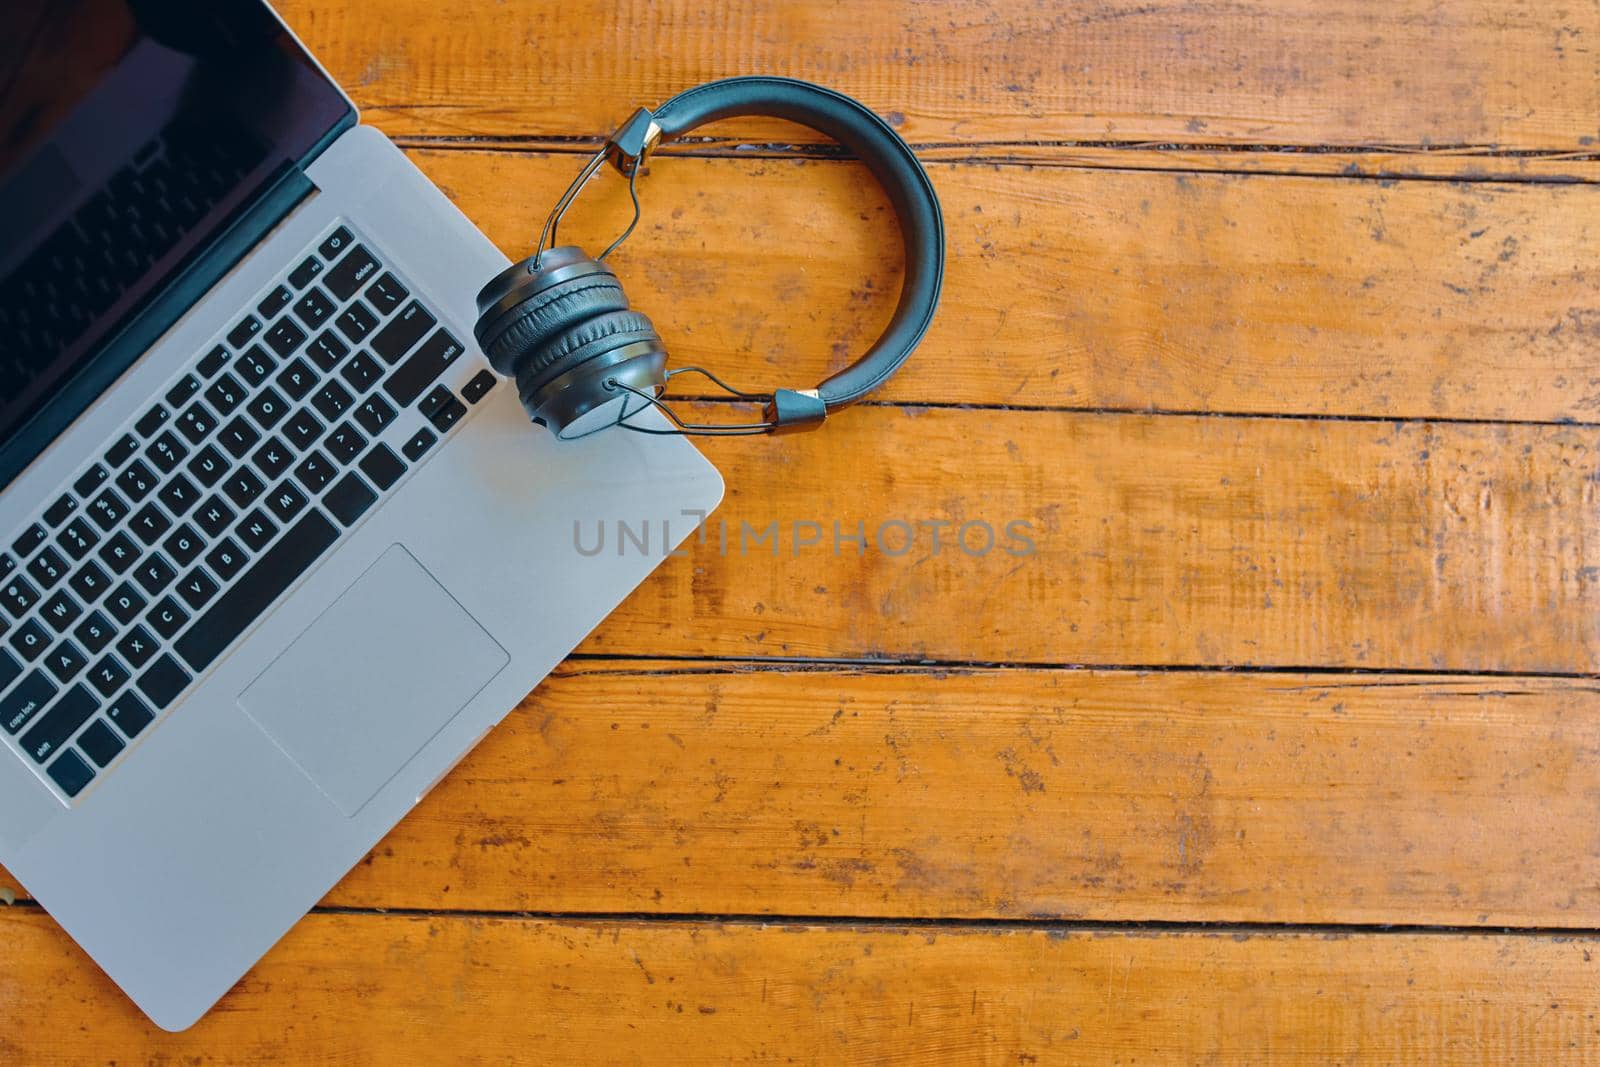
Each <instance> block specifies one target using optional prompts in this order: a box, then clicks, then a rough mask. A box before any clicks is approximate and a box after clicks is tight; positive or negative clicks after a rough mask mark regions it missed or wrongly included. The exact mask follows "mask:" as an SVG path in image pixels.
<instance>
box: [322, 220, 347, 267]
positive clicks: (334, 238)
mask: <svg viewBox="0 0 1600 1067" xmlns="http://www.w3.org/2000/svg"><path fill="white" fill-rule="evenodd" d="M353 240H355V238H353V237H351V236H350V231H349V230H347V229H345V228H344V227H343V226H340V227H339V228H338V229H337V230H334V231H333V233H331V234H329V235H328V239H327V240H326V241H323V242H322V243H321V244H320V245H318V246H317V251H318V252H320V253H322V258H323V259H337V258H339V253H341V252H343V251H344V250H345V249H346V248H348V247H350V242H351V241H353Z"/></svg>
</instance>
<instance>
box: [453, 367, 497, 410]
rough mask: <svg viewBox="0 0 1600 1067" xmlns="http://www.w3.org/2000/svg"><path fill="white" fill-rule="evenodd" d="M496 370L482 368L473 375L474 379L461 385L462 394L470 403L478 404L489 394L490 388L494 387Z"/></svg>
mask: <svg viewBox="0 0 1600 1067" xmlns="http://www.w3.org/2000/svg"><path fill="white" fill-rule="evenodd" d="M494 383H495V376H494V371H491V370H481V371H479V372H478V373H477V374H474V375H473V376H472V381H470V382H468V383H467V384H466V385H463V386H462V387H461V395H462V397H464V398H465V399H466V401H467V403H469V404H476V403H477V402H478V401H480V400H482V399H483V398H484V397H486V396H488V395H489V390H491V389H493V388H494Z"/></svg>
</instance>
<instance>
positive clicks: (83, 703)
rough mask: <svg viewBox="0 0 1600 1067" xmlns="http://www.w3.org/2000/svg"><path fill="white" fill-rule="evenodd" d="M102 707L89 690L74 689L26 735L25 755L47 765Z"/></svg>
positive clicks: (75, 687)
mask: <svg viewBox="0 0 1600 1067" xmlns="http://www.w3.org/2000/svg"><path fill="white" fill-rule="evenodd" d="M99 706H100V702H99V701H98V700H96V699H95V697H94V694H93V693H91V692H90V691H89V688H88V686H85V685H82V684H79V685H75V686H73V687H72V688H71V689H68V690H67V691H66V692H65V693H63V694H62V696H61V699H59V700H57V701H56V702H55V703H54V704H52V705H51V706H50V708H49V710H47V711H46V712H45V713H44V714H43V715H41V716H40V717H39V720H38V721H37V722H35V723H34V724H33V726H32V728H30V729H29V730H28V732H27V733H25V734H23V735H22V748H23V751H25V752H27V754H28V755H30V756H32V757H33V759H34V762H36V763H43V762H44V761H45V760H47V759H49V758H50V756H51V755H52V754H53V753H55V752H56V751H57V750H58V749H60V748H61V746H62V745H64V744H66V743H67V741H68V740H70V739H71V737H72V735H73V734H75V733H77V732H78V727H80V726H82V725H83V724H84V723H86V722H88V721H89V718H90V716H92V715H93V714H94V713H95V710H96V709H97V708H98V707H99Z"/></svg>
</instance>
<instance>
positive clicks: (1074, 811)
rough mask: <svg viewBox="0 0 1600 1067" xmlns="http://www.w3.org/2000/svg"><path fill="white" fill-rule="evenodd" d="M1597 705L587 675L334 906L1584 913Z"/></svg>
mask: <svg viewBox="0 0 1600 1067" xmlns="http://www.w3.org/2000/svg"><path fill="white" fill-rule="evenodd" d="M1597 694H1600V688H1597V687H1596V686H1595V685H1593V684H1592V683H1588V682H1567V681H1556V680H1548V679H1498V680H1482V679H1471V680H1463V679H1450V678H1425V677H1399V676H1393V675H1362V676H1354V677H1352V676H1306V675H1292V674H1273V675H1230V674H1217V673H1177V672H1174V673H1158V674H1140V673H1126V672H1100V671H1069V672H1058V671H938V672H927V671H881V670H874V671H860V672H857V671H844V670H837V669H834V670H815V671H800V672H793V673H776V672H773V671H770V670H766V669H761V668H759V667H756V666H754V665H746V666H739V665H724V666H719V665H712V664H702V665H696V664H677V663H661V662H656V663H651V662H642V663H604V662H577V663H571V664H569V665H568V666H567V667H565V668H564V669H563V671H562V672H561V674H560V675H558V676H557V677H555V678H553V679H551V680H550V681H549V682H547V683H546V684H545V685H544V686H542V687H541V688H540V689H539V690H537V691H536V692H535V693H534V694H533V696H532V697H531V698H530V699H529V700H528V702H527V703H526V705H525V706H524V707H522V708H521V709H520V710H519V711H518V712H517V713H516V714H514V715H513V716H512V717H511V718H510V719H508V720H507V722H506V723H504V724H503V725H502V726H501V727H500V728H499V729H498V730H497V731H495V732H494V733H493V734H492V735H491V736H490V738H489V739H488V740H487V741H486V742H485V743H484V744H483V746H482V747H481V748H480V749H479V750H477V751H476V752H475V753H474V754H473V755H472V756H471V757H469V758H468V759H467V760H466V761H465V762H464V763H463V764H462V766H461V767H460V768H459V770H458V771H457V772H456V774H455V775H453V776H452V777H451V778H450V779H449V780H448V781H447V782H446V783H445V784H443V785H442V786H440V788H439V789H438V790H436V791H435V793H434V794H433V795H432V796H431V797H430V798H429V799H428V801H427V802H426V803H424V804H423V805H422V806H421V807H419V808H418V809H417V810H416V811H415V812H414V813H413V814H412V815H411V816H410V817H408V818H407V820H406V821H405V822H404V823H403V824H402V825H401V826H400V827H399V828H398V829H397V830H396V831H395V832H394V833H393V834H391V835H390V837H389V838H388V839H387V840H386V841H385V842H384V843H383V844H382V845H380V846H379V848H378V849H377V850H376V851H375V852H374V853H373V855H372V856H371V857H370V858H369V860H368V862H367V863H366V864H364V865H363V866H361V867H359V868H357V870H356V871H355V872H354V873H353V874H352V875H351V876H350V877H349V878H347V879H346V880H345V882H344V883H343V884H342V885H341V886H340V887H339V888H338V889H337V890H336V891H335V892H334V893H333V894H332V895H331V896H330V897H329V898H328V901H327V903H329V904H332V905H338V906H351V907H405V908H422V909H432V908H457V909H474V910H486V911H506V910H536V911H558V912H657V913H692V912H702V913H711V914H750V913H757V914H760V913H765V914H778V915H785V914H792V915H849V916H882V917H891V918H892V917H909V916H919V917H948V916H965V917H973V918H1041V917H1043V918H1052V919H1104V920H1114V921H1133V920H1164V921H1189V920H1192V921H1201V922H1219V921H1236V922H1293V923H1402V924H1403V923H1421V924H1437V925H1470V924H1480V925H1490V926H1506V925H1529V926H1542V927H1554V926H1564V927H1591V926H1594V925H1596V924H1597V920H1600V836H1597V834H1596V831H1595V829H1594V827H1593V820H1592V819H1591V818H1590V817H1589V814H1590V813H1592V811H1593V809H1594V804H1595V800H1596V797H1597V795H1600V755H1597V754H1600V714H1597V713H1600V695H1597ZM1529 826H1537V827H1539V832H1538V833H1536V834H1528V833H1527V832H1526V831H1527V829H1528V827H1529Z"/></svg>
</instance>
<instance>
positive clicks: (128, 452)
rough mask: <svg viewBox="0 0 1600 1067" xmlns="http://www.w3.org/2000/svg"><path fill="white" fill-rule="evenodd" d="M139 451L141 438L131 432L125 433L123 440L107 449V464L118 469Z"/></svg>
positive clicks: (113, 468)
mask: <svg viewBox="0 0 1600 1067" xmlns="http://www.w3.org/2000/svg"><path fill="white" fill-rule="evenodd" d="M137 451H139V439H138V438H137V437H135V436H133V434H131V433H128V434H123V435H122V440H120V441H118V442H117V443H116V444H114V445H112V446H111V447H110V448H108V449H106V466H108V467H110V468H111V469H112V470H116V469H117V468H118V467H120V466H122V465H123V464H124V463H126V462H128V460H130V459H132V458H133V454H134V453H135V452H137Z"/></svg>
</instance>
